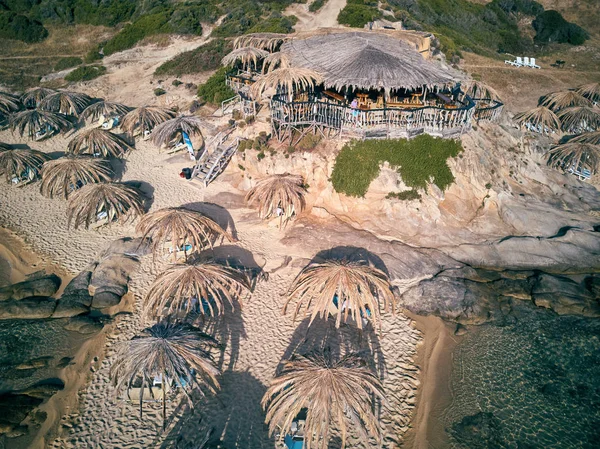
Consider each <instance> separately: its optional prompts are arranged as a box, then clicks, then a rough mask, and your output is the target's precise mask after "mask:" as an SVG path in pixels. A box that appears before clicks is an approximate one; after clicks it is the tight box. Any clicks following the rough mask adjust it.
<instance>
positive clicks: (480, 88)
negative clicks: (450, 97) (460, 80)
mask: <svg viewBox="0 0 600 449" xmlns="http://www.w3.org/2000/svg"><path fill="white" fill-rule="evenodd" d="M465 94H466V95H468V96H469V97H471V98H483V99H490V100H499V99H500V96H499V95H498V92H496V91H495V90H494V89H492V88H491V87H490V86H488V85H487V84H485V83H482V82H481V81H477V80H471V81H469V82H468V83H467V84H466V87H465Z"/></svg>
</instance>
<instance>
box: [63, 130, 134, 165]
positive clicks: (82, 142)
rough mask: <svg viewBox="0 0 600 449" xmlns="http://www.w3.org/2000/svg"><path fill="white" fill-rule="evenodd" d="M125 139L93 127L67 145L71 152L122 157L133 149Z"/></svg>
mask: <svg viewBox="0 0 600 449" xmlns="http://www.w3.org/2000/svg"><path fill="white" fill-rule="evenodd" d="M132 149H133V147H132V146H131V145H129V144H128V143H127V142H126V141H125V139H123V138H122V137H119V136H117V135H116V134H113V133H111V132H110V131H106V130H104V129H100V128H92V129H88V130H87V131H84V132H82V133H80V134H78V135H77V136H75V137H74V138H73V139H72V140H71V141H70V142H69V145H68V146H67V151H68V152H69V153H71V154H78V155H79V154H91V155H98V154H100V155H102V156H104V157H115V158H119V157H122V156H123V155H124V154H125V153H126V152H127V151H129V150H132Z"/></svg>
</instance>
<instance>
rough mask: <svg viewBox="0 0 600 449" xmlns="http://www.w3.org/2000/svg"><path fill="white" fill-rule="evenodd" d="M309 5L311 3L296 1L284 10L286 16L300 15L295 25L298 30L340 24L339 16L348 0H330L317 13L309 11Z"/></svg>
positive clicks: (330, 26)
mask: <svg viewBox="0 0 600 449" xmlns="http://www.w3.org/2000/svg"><path fill="white" fill-rule="evenodd" d="M311 3H312V2H311ZM309 5H310V3H307V4H299V3H294V4H292V5H290V6H289V7H288V8H287V9H286V10H285V11H284V13H283V14H284V15H286V16H296V17H298V23H297V24H296V25H295V26H294V29H295V30H296V31H309V30H314V29H317V28H332V27H339V26H340V25H339V24H338V22H337V16H338V14H339V13H340V11H341V10H342V9H343V8H344V6H346V0H328V1H327V3H325V5H324V6H323V7H322V8H321V9H320V10H319V11H317V12H316V13H311V12H309V11H308V7H309Z"/></svg>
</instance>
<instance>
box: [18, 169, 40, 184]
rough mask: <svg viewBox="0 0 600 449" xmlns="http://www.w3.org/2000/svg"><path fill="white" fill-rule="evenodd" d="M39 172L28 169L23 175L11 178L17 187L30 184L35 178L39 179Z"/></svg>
mask: <svg viewBox="0 0 600 449" xmlns="http://www.w3.org/2000/svg"><path fill="white" fill-rule="evenodd" d="M37 175H38V174H37V171H35V170H32V169H31V168H27V169H26V170H25V171H24V172H23V173H21V174H20V175H14V176H13V177H12V178H11V182H12V183H13V184H15V185H18V184H22V185H25V184H29V183H30V182H31V181H33V180H34V179H35V178H37Z"/></svg>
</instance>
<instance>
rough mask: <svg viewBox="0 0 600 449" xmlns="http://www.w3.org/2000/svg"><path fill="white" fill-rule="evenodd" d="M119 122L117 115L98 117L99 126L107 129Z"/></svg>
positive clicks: (117, 124) (114, 126)
mask: <svg viewBox="0 0 600 449" xmlns="http://www.w3.org/2000/svg"><path fill="white" fill-rule="evenodd" d="M119 122H120V119H119V117H117V116H115V117H109V118H108V119H105V118H104V117H103V116H101V117H100V127H101V128H102V129H105V130H107V131H109V130H111V129H113V128H116V127H117V126H119Z"/></svg>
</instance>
